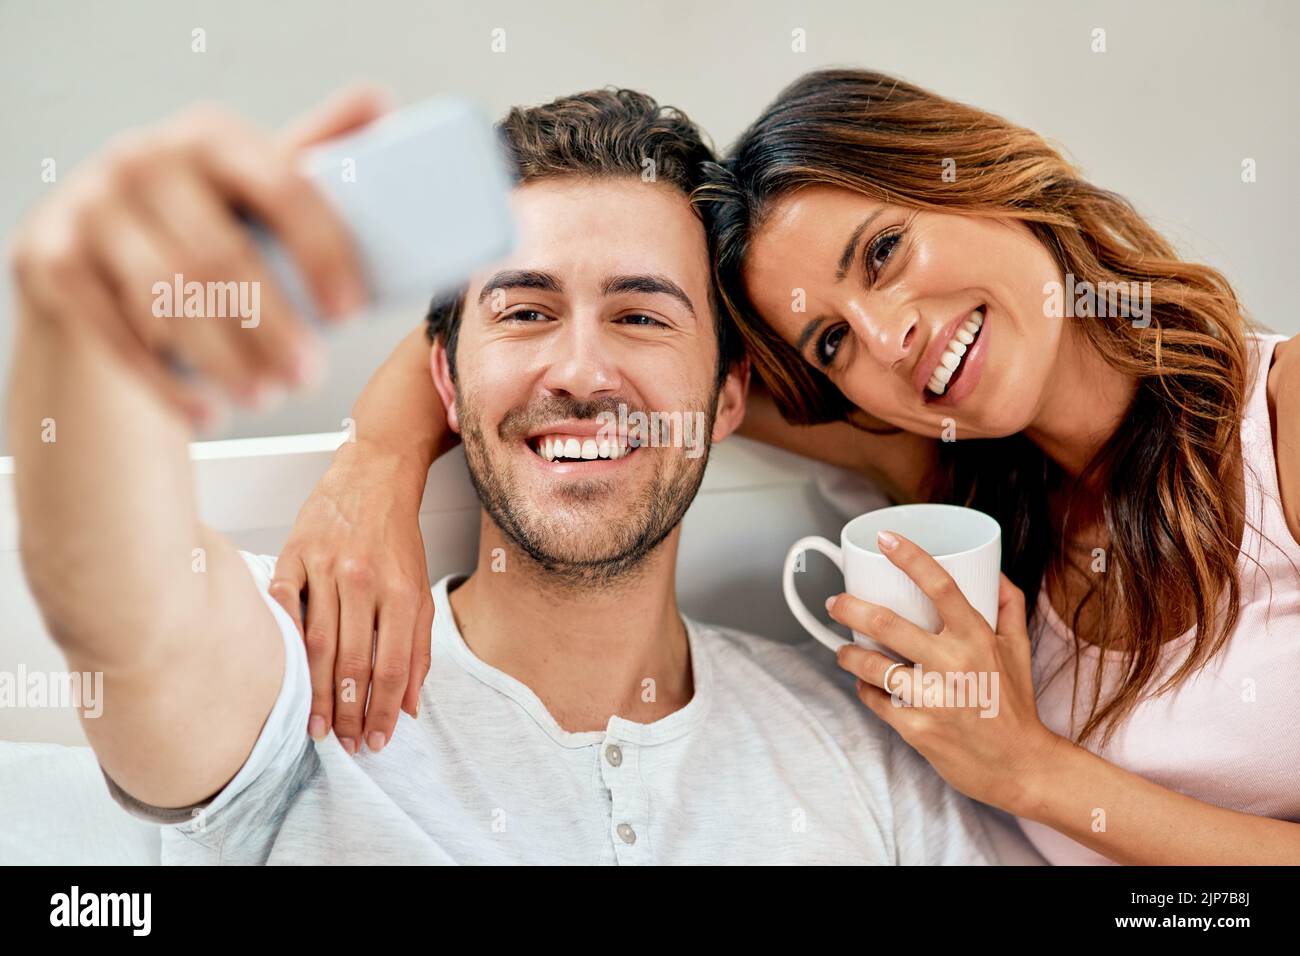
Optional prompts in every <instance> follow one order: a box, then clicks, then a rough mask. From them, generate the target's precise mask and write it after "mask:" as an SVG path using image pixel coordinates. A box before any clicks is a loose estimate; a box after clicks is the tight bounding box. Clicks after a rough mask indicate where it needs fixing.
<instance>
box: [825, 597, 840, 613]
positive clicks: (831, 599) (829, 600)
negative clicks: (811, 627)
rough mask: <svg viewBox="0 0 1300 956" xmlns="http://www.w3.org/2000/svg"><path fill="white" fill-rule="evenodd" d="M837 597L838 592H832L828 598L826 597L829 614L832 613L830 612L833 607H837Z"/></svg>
mask: <svg viewBox="0 0 1300 956" xmlns="http://www.w3.org/2000/svg"><path fill="white" fill-rule="evenodd" d="M837 597H839V595H838V594H832V595H831V596H830V597H828V598H827V599H826V613H827V614H830V613H831V609H832V608H834V607H835V599H836V598H837Z"/></svg>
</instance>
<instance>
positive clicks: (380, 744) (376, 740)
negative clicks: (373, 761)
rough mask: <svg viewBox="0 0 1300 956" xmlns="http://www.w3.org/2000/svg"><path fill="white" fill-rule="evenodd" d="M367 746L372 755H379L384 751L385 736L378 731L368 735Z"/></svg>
mask: <svg viewBox="0 0 1300 956" xmlns="http://www.w3.org/2000/svg"><path fill="white" fill-rule="evenodd" d="M366 746H367V747H369V748H370V752H371V753H376V754H377V753H379V751H381V750H383V749H384V735H383V734H381V733H380V732H379V731H377V730H372V731H370V733H369V734H367V735H366Z"/></svg>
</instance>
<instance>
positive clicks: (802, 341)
mask: <svg viewBox="0 0 1300 956" xmlns="http://www.w3.org/2000/svg"><path fill="white" fill-rule="evenodd" d="M825 321H826V316H824V315H819V316H817V317H816V318H815V319H813V320H812V321H811V322H809V323H808V324H807V325H805V326H804V327H803V331H802V332H800V333H799V352H800V353H801V354H802V353H803V350H804V349H806V348H807V347H808V340H809V339H811V338H812V337H813V336H814V335H816V334H817V330H818V329H819V328H821V324H822V323H823V322H825Z"/></svg>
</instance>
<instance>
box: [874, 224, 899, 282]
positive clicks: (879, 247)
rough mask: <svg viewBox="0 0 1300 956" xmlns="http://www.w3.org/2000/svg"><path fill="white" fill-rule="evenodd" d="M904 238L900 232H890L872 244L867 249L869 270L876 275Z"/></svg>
mask: <svg viewBox="0 0 1300 956" xmlns="http://www.w3.org/2000/svg"><path fill="white" fill-rule="evenodd" d="M902 238H903V237H902V235H901V234H900V233H897V232H888V233H885V234H884V235H882V236H880V237H878V238H877V239H876V241H875V242H873V243H872V244H871V246H870V247H869V248H868V249H867V271H868V272H869V273H870V274H872V275H874V274H876V273H877V272H879V271H880V270H881V268H883V267H884V265H885V263H886V262H888V261H889V257H890V256H891V255H893V252H894V249H895V248H896V247H897V246H898V244H899V242H901V241H902Z"/></svg>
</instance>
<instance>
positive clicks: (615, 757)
mask: <svg viewBox="0 0 1300 956" xmlns="http://www.w3.org/2000/svg"><path fill="white" fill-rule="evenodd" d="M605 759H606V760H608V761H609V765H610V766H611V767H617V766H618V765H619V764H621V763H622V762H623V748H622V747H620V746H618V744H610V745H609V746H608V747H606V748H605Z"/></svg>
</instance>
